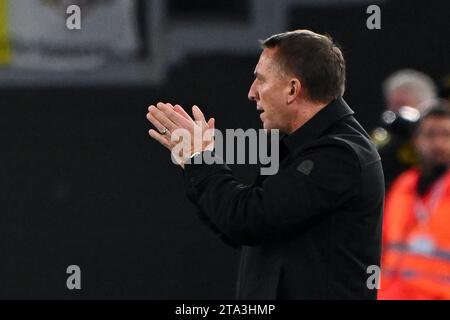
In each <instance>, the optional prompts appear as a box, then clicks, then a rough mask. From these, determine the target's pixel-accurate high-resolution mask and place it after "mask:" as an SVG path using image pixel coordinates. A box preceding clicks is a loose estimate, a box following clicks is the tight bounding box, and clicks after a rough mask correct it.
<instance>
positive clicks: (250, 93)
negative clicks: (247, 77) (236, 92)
mask: <svg viewBox="0 0 450 320" xmlns="http://www.w3.org/2000/svg"><path fill="white" fill-rule="evenodd" d="M248 100H250V101H256V90H255V82H254V81H253V83H252V85H251V87H250V90H249V91H248Z"/></svg>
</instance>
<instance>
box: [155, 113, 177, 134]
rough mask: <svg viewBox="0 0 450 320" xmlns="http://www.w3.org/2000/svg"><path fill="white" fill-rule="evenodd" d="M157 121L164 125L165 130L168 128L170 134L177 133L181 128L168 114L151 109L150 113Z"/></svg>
mask: <svg viewBox="0 0 450 320" xmlns="http://www.w3.org/2000/svg"><path fill="white" fill-rule="evenodd" d="M149 113H150V114H151V115H152V116H153V117H154V118H155V119H156V120H158V121H159V123H160V124H162V125H163V126H164V127H165V128H167V129H168V130H169V131H170V132H173V131H175V129H177V128H178V127H179V125H176V124H175V123H173V122H172V121H171V120H170V119H169V118H168V117H167V116H166V114H165V113H164V112H163V111H161V110H159V109H158V108H156V107H155V108H151V109H150V112H149Z"/></svg>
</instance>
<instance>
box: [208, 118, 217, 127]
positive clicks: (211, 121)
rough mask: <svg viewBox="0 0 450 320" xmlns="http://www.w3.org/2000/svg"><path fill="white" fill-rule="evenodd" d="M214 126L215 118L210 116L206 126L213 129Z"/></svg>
mask: <svg viewBox="0 0 450 320" xmlns="http://www.w3.org/2000/svg"><path fill="white" fill-rule="evenodd" d="M215 126H216V120H215V119H214V118H211V119H209V120H208V128H209V129H214V128H215Z"/></svg>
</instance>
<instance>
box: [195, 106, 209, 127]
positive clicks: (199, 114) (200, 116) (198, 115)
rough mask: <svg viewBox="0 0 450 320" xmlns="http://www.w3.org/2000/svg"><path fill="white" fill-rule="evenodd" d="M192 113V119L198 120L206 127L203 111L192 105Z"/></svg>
mask: <svg viewBox="0 0 450 320" xmlns="http://www.w3.org/2000/svg"><path fill="white" fill-rule="evenodd" d="M192 114H193V116H194V120H195V121H198V122H200V123H201V125H202V127H206V126H207V123H206V120H205V116H204V115H203V112H202V111H201V110H200V108H199V107H197V106H195V105H194V106H193V107H192Z"/></svg>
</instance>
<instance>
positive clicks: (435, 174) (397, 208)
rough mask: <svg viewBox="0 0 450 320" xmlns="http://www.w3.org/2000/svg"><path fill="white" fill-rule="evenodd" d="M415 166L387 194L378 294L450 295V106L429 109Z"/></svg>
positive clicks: (420, 127) (394, 296)
mask: <svg viewBox="0 0 450 320" xmlns="http://www.w3.org/2000/svg"><path fill="white" fill-rule="evenodd" d="M413 142H414V147H415V150H416V151H417V154H418V159H419V164H418V166H417V167H414V168H412V169H409V170H407V171H406V172H404V173H403V174H401V175H400V176H399V177H398V178H397V179H396V180H395V181H394V182H393V185H392V188H391V189H390V191H389V193H388V195H387V198H386V207H385V212H384V225H383V255H382V265H381V269H382V277H381V289H380V290H379V299H402V300H403V299H450V232H449V225H450V170H449V168H450V107H449V106H448V104H447V103H446V102H445V101H441V102H440V103H439V104H438V105H435V106H433V107H432V108H430V109H429V110H428V111H427V112H426V113H425V114H424V115H423V117H422V119H421V120H420V123H419V124H418V127H417V130H416V131H415V135H414V137H413Z"/></svg>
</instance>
